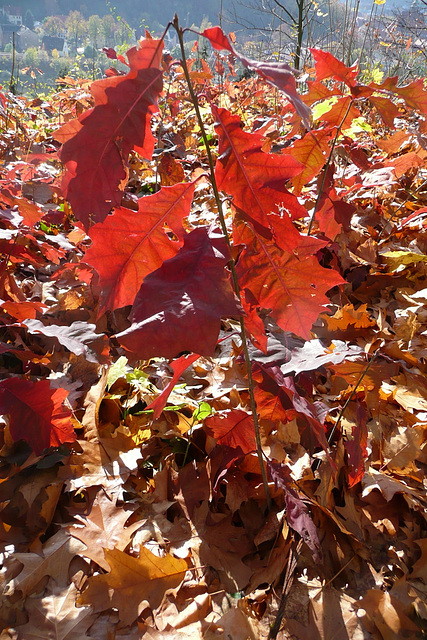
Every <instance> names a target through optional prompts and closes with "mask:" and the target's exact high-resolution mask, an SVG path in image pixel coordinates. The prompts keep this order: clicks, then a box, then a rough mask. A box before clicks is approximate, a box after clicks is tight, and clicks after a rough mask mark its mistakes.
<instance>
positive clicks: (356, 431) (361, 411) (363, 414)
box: [345, 403, 368, 487]
mask: <svg viewBox="0 0 427 640" xmlns="http://www.w3.org/2000/svg"><path fill="white" fill-rule="evenodd" d="M367 419H368V414H367V411H366V409H365V408H364V407H363V405H361V404H360V403H358V406H357V412H356V420H357V424H356V426H354V427H353V428H352V431H351V440H346V442H345V448H346V451H347V453H348V465H349V467H350V469H349V472H348V486H349V487H353V486H354V485H355V484H357V483H358V482H360V480H361V479H362V478H363V476H364V475H365V460H366V458H367V455H368V453H367V446H368V428H367V426H366V423H367Z"/></svg>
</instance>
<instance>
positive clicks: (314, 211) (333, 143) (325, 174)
mask: <svg viewBox="0 0 427 640" xmlns="http://www.w3.org/2000/svg"><path fill="white" fill-rule="evenodd" d="M352 104H353V99H351V100H350V102H349V103H348V107H347V109H346V112H345V115H344V117H343V119H342V120H341V122H340V124H339V126H338V128H337V131H336V133H335V137H334V140H333V142H332V146H331V150H330V152H329V156H328V159H327V161H326V164H325V166H324V169H323V176H322V180H321V182H320V187H319V193H318V194H317V198H316V202H315V205H314V209H313V213H312V216H311V220H310V224H309V225H308V231H307V235H308V236H309V235H310V234H311V231H312V228H313V224H314V220H315V218H316V213H317V209H318V208H319V204H320V200H321V198H322V195H323V187H324V186H325V181H326V176H327V175H328V169H329V166H330V164H331V162H332V156H333V153H334V150H335V145H336V144H337V140H338V136H339V135H340V133H341V128H342V126H343V124H344V122H345V120H346V118H347V116H348V114H349V112H350V109H351V106H352Z"/></svg>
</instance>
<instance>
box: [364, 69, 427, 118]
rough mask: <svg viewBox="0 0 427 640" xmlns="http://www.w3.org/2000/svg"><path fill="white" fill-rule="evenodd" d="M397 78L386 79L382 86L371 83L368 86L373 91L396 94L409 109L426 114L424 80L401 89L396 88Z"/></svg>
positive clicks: (426, 100)
mask: <svg viewBox="0 0 427 640" xmlns="http://www.w3.org/2000/svg"><path fill="white" fill-rule="evenodd" d="M398 82H399V78H398V76H393V77H391V78H386V79H385V80H384V82H383V83H382V84H375V83H373V82H371V84H370V85H369V86H370V87H371V88H372V89H374V90H375V91H386V92H387V93H389V92H391V93H396V94H397V95H398V96H399V98H402V99H403V100H404V101H405V103H406V106H407V107H408V108H409V109H415V111H420V112H421V113H427V91H426V90H425V89H424V80H423V78H419V79H418V80H414V82H411V83H410V84H406V85H404V86H403V87H398V86H397V84H398Z"/></svg>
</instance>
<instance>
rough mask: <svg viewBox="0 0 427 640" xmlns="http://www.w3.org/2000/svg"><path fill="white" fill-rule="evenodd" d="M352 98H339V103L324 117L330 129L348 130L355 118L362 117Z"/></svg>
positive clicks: (323, 119)
mask: <svg viewBox="0 0 427 640" xmlns="http://www.w3.org/2000/svg"><path fill="white" fill-rule="evenodd" d="M351 101H352V98H351V97H350V96H345V97H343V98H338V100H337V102H336V103H335V104H334V105H333V106H332V107H331V109H329V111H327V112H326V113H324V114H323V116H322V121H323V122H325V123H326V124H327V125H329V126H330V127H341V128H342V129H347V128H348V127H349V126H350V125H351V123H352V121H353V120H354V118H358V117H359V116H360V111H359V109H357V108H356V107H355V106H354V104H352V102H351Z"/></svg>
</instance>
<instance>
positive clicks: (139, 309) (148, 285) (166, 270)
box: [117, 227, 241, 359]
mask: <svg viewBox="0 0 427 640" xmlns="http://www.w3.org/2000/svg"><path fill="white" fill-rule="evenodd" d="M228 260H229V258H228V255H227V245H226V241H225V239H224V237H223V236H222V235H219V234H217V233H215V232H213V231H210V232H208V230H207V229H206V227H199V228H197V229H194V231H192V232H191V233H189V234H188V235H187V236H186V237H185V240H184V246H183V247H182V248H181V249H180V250H179V251H178V253H177V254H176V256H175V257H174V258H171V259H170V260H166V262H164V263H163V265H162V266H161V267H160V269H157V271H154V272H153V273H151V274H150V275H148V276H147V277H146V278H145V280H144V282H143V284H142V286H141V288H140V290H139V292H138V295H137V296H136V299H135V304H134V306H133V310H132V325H131V326H130V327H129V329H127V330H126V331H123V332H122V333H120V334H118V336H117V337H118V339H119V340H120V343H121V344H122V345H123V346H124V347H125V348H126V349H128V350H129V351H131V352H132V353H133V354H135V355H136V357H137V358H140V359H147V358H151V357H152V356H164V357H165V358H173V357H175V356H176V355H177V354H178V353H180V352H181V351H193V352H195V353H199V354H200V355H206V356H211V355H213V354H214V352H215V346H216V343H217V339H218V333H219V329H220V319H221V318H222V317H227V316H239V315H240V313H241V311H240V310H239V307H238V306H237V304H236V301H235V297H234V294H233V291H232V288H231V284H230V280H229V277H228V274H227V272H226V271H225V268H224V267H225V265H226V264H227V262H228Z"/></svg>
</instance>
